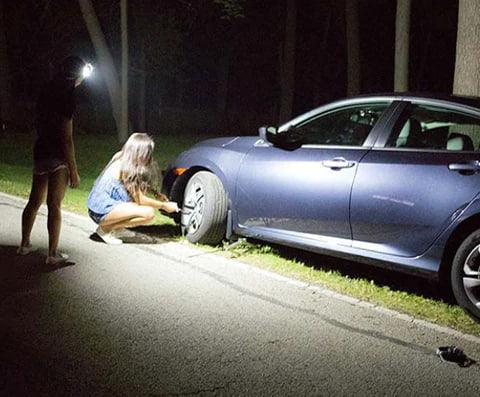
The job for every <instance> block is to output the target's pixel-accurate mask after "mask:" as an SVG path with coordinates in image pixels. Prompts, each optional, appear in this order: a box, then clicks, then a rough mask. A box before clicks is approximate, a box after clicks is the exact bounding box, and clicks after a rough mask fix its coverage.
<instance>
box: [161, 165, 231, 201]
mask: <svg viewBox="0 0 480 397" xmlns="http://www.w3.org/2000/svg"><path fill="white" fill-rule="evenodd" d="M200 171H207V172H210V173H212V174H213V175H215V176H217V177H218V178H219V179H220V182H221V183H222V185H223V188H224V190H225V192H226V193H227V195H228V208H231V206H232V194H231V192H230V191H229V186H228V184H227V183H225V176H224V175H223V174H222V173H220V172H215V171H214V170H212V169H210V168H208V167H205V166H192V167H190V168H188V170H187V171H185V172H184V173H183V174H182V175H180V176H179V177H178V178H177V179H175V181H174V182H173V184H172V188H171V189H170V199H171V200H172V201H175V202H177V203H182V202H183V194H184V192H185V188H186V186H187V183H188V181H189V180H190V179H191V178H192V177H193V176H194V175H195V174H196V173H198V172H200Z"/></svg>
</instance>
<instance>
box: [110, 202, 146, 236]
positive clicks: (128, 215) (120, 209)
mask: <svg viewBox="0 0 480 397" xmlns="http://www.w3.org/2000/svg"><path fill="white" fill-rule="evenodd" d="M154 217H155V210H154V209H153V208H152V207H148V206H145V205H138V204H135V203H122V204H118V205H116V206H115V207H114V208H113V210H112V211H111V212H110V213H109V214H108V215H107V216H106V217H105V219H103V221H102V222H101V223H100V227H101V228H102V230H104V231H105V232H106V233H109V232H111V231H112V230H116V229H122V228H125V227H135V226H140V225H146V224H147V223H150V222H151V221H152V220H153V218H154Z"/></svg>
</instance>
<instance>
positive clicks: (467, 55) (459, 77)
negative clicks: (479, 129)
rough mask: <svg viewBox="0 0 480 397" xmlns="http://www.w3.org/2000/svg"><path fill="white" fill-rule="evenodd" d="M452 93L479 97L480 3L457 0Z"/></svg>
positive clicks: (475, 0)
mask: <svg viewBox="0 0 480 397" xmlns="http://www.w3.org/2000/svg"><path fill="white" fill-rule="evenodd" d="M453 93H454V94H458V95H474V96H480V2H479V1H478V0H459V4H458V31H457V55H456V60H455V78H454V83H453Z"/></svg>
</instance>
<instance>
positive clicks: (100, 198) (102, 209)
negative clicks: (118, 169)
mask: <svg viewBox="0 0 480 397" xmlns="http://www.w3.org/2000/svg"><path fill="white" fill-rule="evenodd" d="M114 171H115V167H112V166H109V167H108V168H107V169H106V170H105V171H104V172H103V173H102V174H101V175H100V176H99V177H98V178H97V180H96V181H95V184H94V185H93V188H92V190H91V191H90V194H89V196H88V200H87V207H88V209H89V210H90V211H93V212H95V213H96V214H100V215H106V214H108V213H109V212H110V211H111V210H112V209H113V207H114V206H115V205H117V204H120V203H126V202H129V201H132V198H131V197H130V194H129V193H128V191H127V189H125V186H124V185H123V183H122V182H121V181H119V180H118V179H117V178H116V177H115V175H114Z"/></svg>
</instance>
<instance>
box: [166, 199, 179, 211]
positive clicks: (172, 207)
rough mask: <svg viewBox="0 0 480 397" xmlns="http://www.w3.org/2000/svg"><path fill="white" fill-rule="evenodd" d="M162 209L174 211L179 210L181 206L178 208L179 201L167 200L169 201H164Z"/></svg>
mask: <svg viewBox="0 0 480 397" xmlns="http://www.w3.org/2000/svg"><path fill="white" fill-rule="evenodd" d="M162 210H164V211H166V212H169V213H172V212H179V211H180V208H178V205H177V203H175V202H173V201H167V202H165V203H163V207H162Z"/></svg>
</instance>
